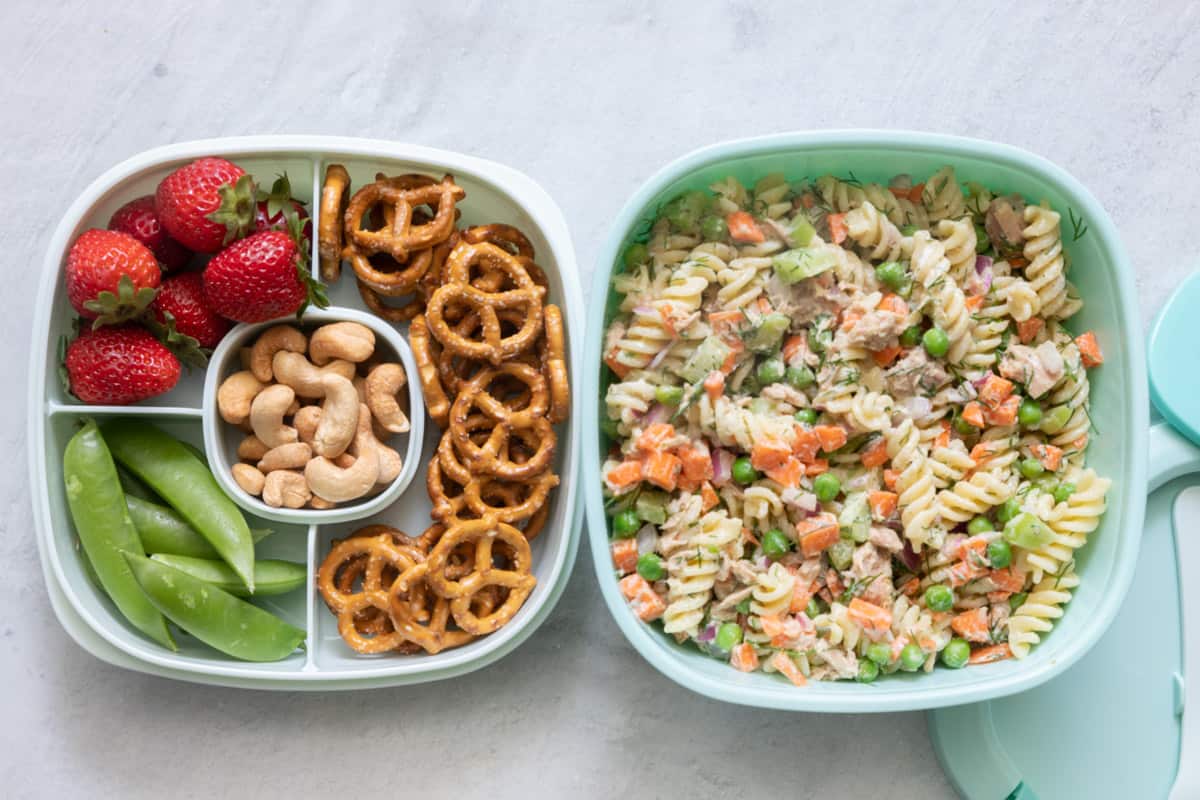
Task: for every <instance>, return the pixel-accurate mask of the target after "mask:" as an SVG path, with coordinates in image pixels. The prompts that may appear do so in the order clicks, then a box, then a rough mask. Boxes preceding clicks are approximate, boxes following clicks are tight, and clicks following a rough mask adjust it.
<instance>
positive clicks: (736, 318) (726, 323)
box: [708, 310, 746, 338]
mask: <svg viewBox="0 0 1200 800" xmlns="http://www.w3.org/2000/svg"><path fill="white" fill-rule="evenodd" d="M745 318H746V315H745V314H743V313H742V312H741V311H740V310H737V311H714V312H712V313H711V314H709V315H708V321H709V324H710V325H712V329H713V333H715V334H717V335H718V336H721V337H724V335H725V334H727V333H736V332H737V329H738V326H739V325H740V324H741V323H742V320H744V319H745ZM739 338H740V337H739Z"/></svg>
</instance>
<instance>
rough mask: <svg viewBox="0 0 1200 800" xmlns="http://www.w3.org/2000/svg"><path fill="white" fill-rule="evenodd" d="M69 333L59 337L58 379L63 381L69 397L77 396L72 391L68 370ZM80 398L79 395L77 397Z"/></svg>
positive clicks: (65, 391)
mask: <svg viewBox="0 0 1200 800" xmlns="http://www.w3.org/2000/svg"><path fill="white" fill-rule="evenodd" d="M67 343H68V342H67V335H66V334H65V333H64V334H63V335H62V336H60V337H58V379H59V381H61V382H62V388H63V393H64V394H66V395H67V397H75V395H74V393H73V392H72V391H71V373H69V372H67ZM75 399H76V400H78V399H79V398H78V397H75Z"/></svg>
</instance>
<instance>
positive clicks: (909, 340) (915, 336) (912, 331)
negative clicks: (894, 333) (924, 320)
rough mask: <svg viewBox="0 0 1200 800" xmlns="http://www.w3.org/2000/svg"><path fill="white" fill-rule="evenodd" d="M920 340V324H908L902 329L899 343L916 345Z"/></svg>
mask: <svg viewBox="0 0 1200 800" xmlns="http://www.w3.org/2000/svg"><path fill="white" fill-rule="evenodd" d="M920 341H921V326H920V325H910V326H909V327H907V328H905V329H904V333H902V334H900V345H901V346H902V347H916V346H917V343H918V342H920Z"/></svg>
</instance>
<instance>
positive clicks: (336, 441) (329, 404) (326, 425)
mask: <svg viewBox="0 0 1200 800" xmlns="http://www.w3.org/2000/svg"><path fill="white" fill-rule="evenodd" d="M314 335H315V334H314ZM321 385H322V386H323V387H324V388H325V391H324V395H325V402H324V403H323V404H322V406H321V421H320V423H319V424H318V425H317V432H316V434H315V435H314V436H313V443H312V448H313V452H314V453H316V454H317V455H319V456H325V457H326V458H336V457H337V456H339V455H341V454H342V453H344V452H345V451H346V448H347V447H349V446H350V442H351V441H353V440H354V431H355V429H356V427H357V426H358V422H359V420H358V417H359V413H358V408H359V402H358V392H356V391H354V384H353V383H351V382H350V381H348V380H346V379H345V378H343V377H342V376H340V375H326V376H325V378H324V379H323V380H322V382H321ZM367 424H368V426H369V425H370V418H369V417H368V419H367ZM368 433H369V429H368Z"/></svg>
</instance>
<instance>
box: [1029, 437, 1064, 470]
mask: <svg viewBox="0 0 1200 800" xmlns="http://www.w3.org/2000/svg"><path fill="white" fill-rule="evenodd" d="M1029 452H1030V453H1032V454H1033V457H1034V458H1036V459H1037V460H1038V461H1040V462H1041V464H1042V466H1043V467H1045V468H1046V469H1048V470H1049V471H1050V472H1058V468H1059V467H1061V466H1062V460H1063V451H1062V448H1061V447H1055V446H1054V445H1052V444H1033V445H1030V446H1029Z"/></svg>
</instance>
